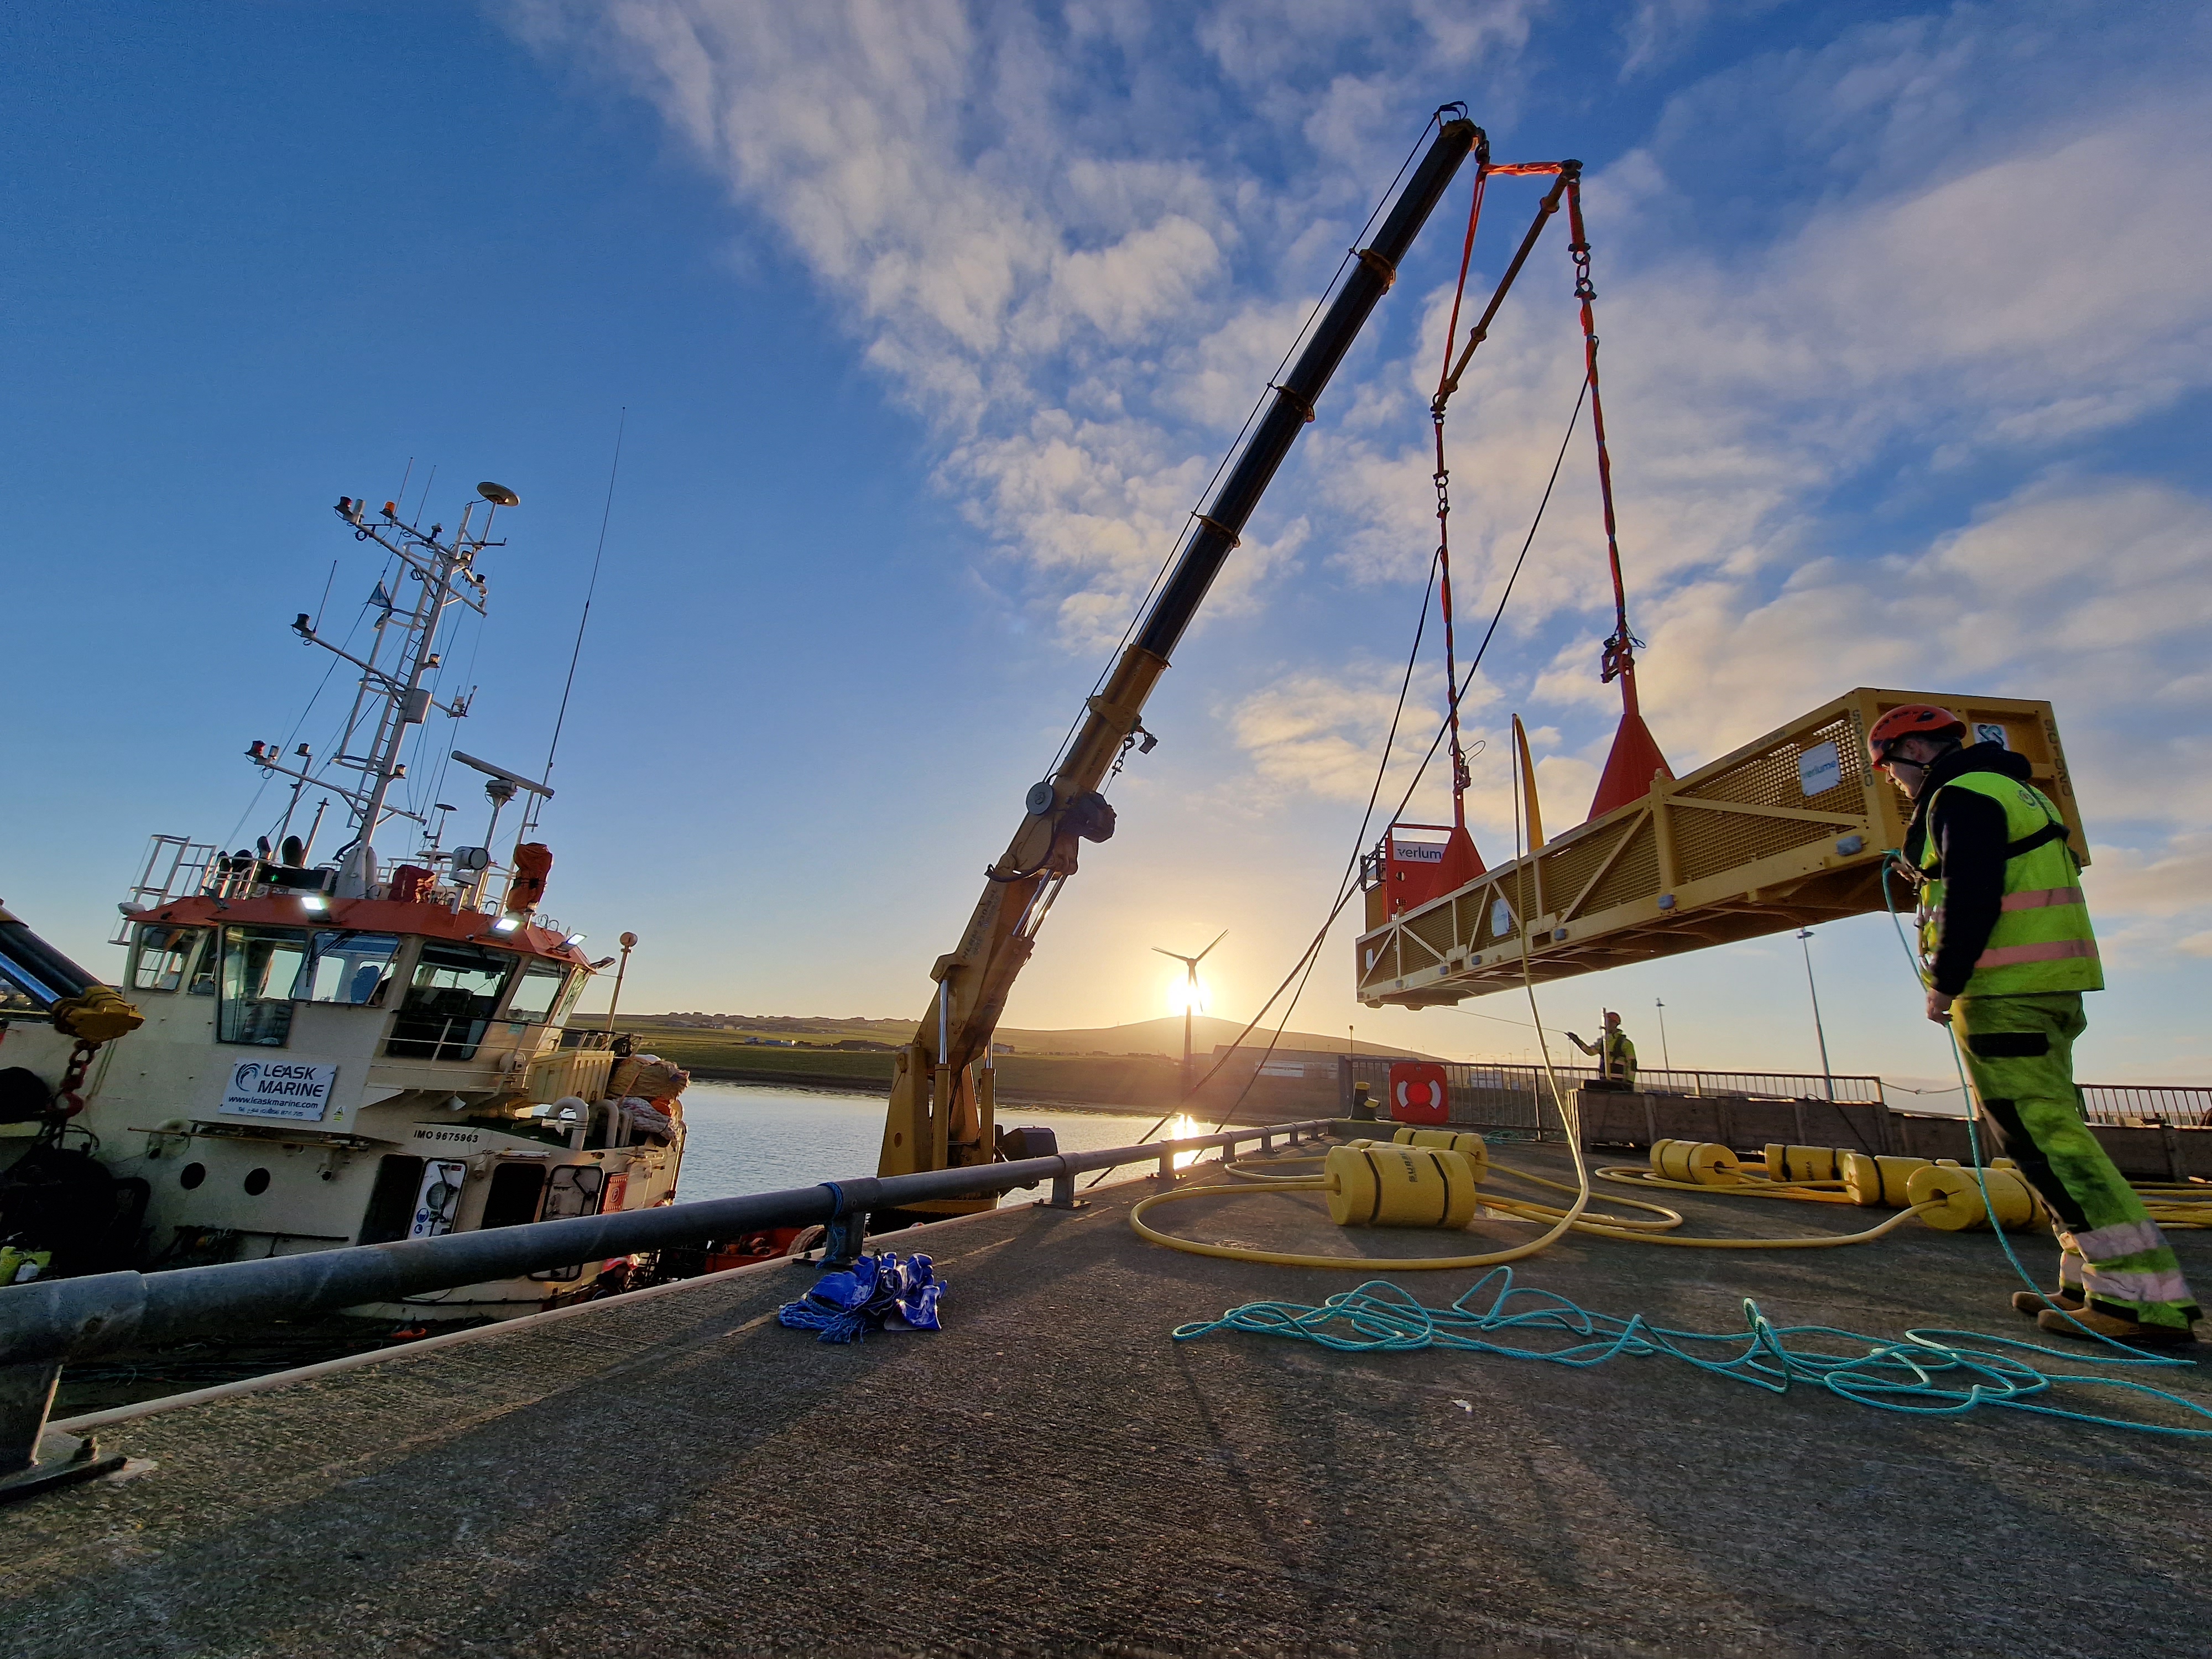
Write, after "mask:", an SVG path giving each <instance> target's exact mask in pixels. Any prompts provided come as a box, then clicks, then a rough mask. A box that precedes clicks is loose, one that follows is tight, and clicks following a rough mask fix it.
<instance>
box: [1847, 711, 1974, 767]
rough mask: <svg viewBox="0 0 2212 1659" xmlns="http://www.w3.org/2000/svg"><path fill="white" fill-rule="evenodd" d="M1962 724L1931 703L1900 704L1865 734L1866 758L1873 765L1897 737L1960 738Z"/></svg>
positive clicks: (1964, 729)
mask: <svg viewBox="0 0 2212 1659" xmlns="http://www.w3.org/2000/svg"><path fill="white" fill-rule="evenodd" d="M1965 736H1966V722H1965V721H1964V720H1960V718H1959V717H1958V716H1957V715H1956V714H1953V713H1952V712H1951V711H1950V710H1949V709H1948V708H1937V707H1936V705H1935V704H1934V703H1932V702H1908V703H1903V704H1900V705H1899V707H1897V708H1893V709H1891V710H1890V711H1889V713H1887V714H1884V715H1883V716H1882V717H1881V719H1880V720H1876V721H1875V723H1874V728H1873V730H1871V731H1869V732H1868V733H1867V755H1868V757H1869V758H1870V759H1871V760H1872V761H1873V762H1874V763H1875V765H1876V766H1879V765H1881V763H1882V761H1883V760H1884V759H1885V758H1886V757H1887V756H1888V754H1889V746H1890V744H1893V743H1895V742H1897V741H1898V740H1899V738H1963V737H1965Z"/></svg>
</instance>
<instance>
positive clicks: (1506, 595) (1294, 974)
mask: <svg viewBox="0 0 2212 1659" xmlns="http://www.w3.org/2000/svg"><path fill="white" fill-rule="evenodd" d="M1588 392H1589V381H1588V380H1584V381H1583V388H1582V391H1581V392H1578V393H1577V395H1576V398H1575V406H1574V409H1573V410H1572V412H1571V413H1570V414H1569V416H1567V429H1566V434H1565V436H1564V437H1563V438H1561V439H1560V441H1559V453H1557V454H1556V455H1555V456H1553V460H1552V473H1551V477H1549V478H1548V479H1547V480H1546V482H1545V484H1544V493H1543V495H1542V497H1541V499H1540V500H1539V501H1537V503H1536V512H1535V516H1534V518H1533V519H1532V520H1530V522H1529V525H1528V535H1527V536H1525V537H1523V538H1522V542H1521V552H1520V555H1519V556H1518V557H1516V559H1515V560H1514V562H1513V568H1512V570H1511V572H1510V574H1508V575H1507V577H1506V580H1505V586H1504V591H1503V592H1500V593H1499V594H1498V605H1497V607H1496V609H1494V610H1493V611H1492V613H1491V617H1490V626H1489V627H1488V628H1487V629H1485V630H1484V632H1483V635H1482V642H1481V643H1480V645H1479V646H1477V647H1475V653H1474V658H1473V659H1472V660H1470V661H1469V662H1468V668H1467V677H1466V678H1465V679H1464V680H1462V682H1461V684H1460V690H1461V691H1462V693H1464V691H1465V690H1466V688H1467V687H1468V686H1469V685H1472V684H1474V676H1475V673H1476V671H1477V670H1479V669H1480V667H1481V666H1482V659H1483V657H1484V655H1485V654H1486V653H1487V652H1488V651H1489V649H1490V642H1491V640H1492V638H1493V637H1494V636H1495V635H1496V634H1497V632H1498V623H1499V622H1500V621H1501V620H1502V619H1503V618H1504V615H1505V606H1506V604H1507V602H1508V601H1509V600H1510V599H1511V598H1512V597H1513V588H1514V585H1515V584H1516V582H1518V581H1519V580H1520V577H1521V569H1522V566H1523V565H1524V564H1526V563H1527V562H1528V550H1529V549H1530V548H1532V547H1533V546H1534V545H1535V541H1536V532H1537V531H1538V530H1539V529H1540V528H1541V526H1542V525H1543V522H1544V513H1545V510H1546V509H1547V507H1549V506H1550V505H1551V501H1552V492H1553V489H1555V488H1556V487H1557V486H1558V484H1559V470H1560V468H1561V467H1562V466H1564V465H1565V463H1566V459H1567V450H1568V448H1569V447H1570V446H1571V444H1572V443H1573V442H1574V435H1575V426H1576V424H1577V422H1579V421H1580V420H1581V418H1582V407H1583V397H1584V396H1585V395H1586V394H1587V393H1588ZM1435 589H1436V558H1435V556H1434V555H1431V558H1430V565H1429V580H1428V582H1427V584H1426V586H1424V588H1423V589H1422V596H1421V616H1420V620H1419V623H1416V624H1415V628H1414V634H1413V652H1412V653H1410V654H1409V656H1408V659H1407V669H1406V678H1405V680H1404V681H1403V682H1402V683H1401V685H1400V687H1399V691H1398V707H1397V709H1396V710H1395V711H1394V712H1393V713H1392V715H1391V720H1390V732H1389V737H1388V738H1386V739H1385V741H1384V744H1383V757H1382V759H1381V760H1380V761H1379V762H1378V763H1377V764H1376V775H1375V783H1374V786H1373V787H1371V788H1370V790H1369V791H1368V795H1367V808H1366V811H1364V812H1363V813H1362V814H1361V816H1360V820H1359V829H1358V835H1357V836H1356V837H1355V839H1354V842H1353V845H1352V857H1351V860H1350V861H1349V863H1348V864H1347V866H1346V875H1345V876H1344V877H1343V878H1340V880H1339V882H1338V886H1337V896H1336V902H1335V903H1334V905H1333V906H1332V907H1331V908H1330V910H1329V913H1328V916H1327V918H1326V919H1325V920H1324V921H1322V926H1321V929H1320V931H1319V932H1318V933H1316V934H1315V936H1314V939H1313V941H1312V943H1310V945H1307V946H1306V949H1305V951H1304V953H1303V954H1302V955H1301V956H1300V957H1299V958H1298V960H1297V962H1296V963H1293V964H1292V965H1291V971H1290V972H1289V973H1287V974H1285V975H1284V976H1283V980H1282V983H1280V984H1279V985H1278V986H1277V987H1275V989H1274V991H1273V994H1271V995H1270V996H1269V997H1268V998H1267V1001H1266V1002H1264V1003H1262V1004H1261V1006H1260V1012H1258V1013H1257V1014H1255V1015H1254V1016H1253V1017H1252V1019H1251V1021H1250V1023H1249V1024H1247V1025H1246V1026H1245V1027H1244V1029H1243V1030H1241V1031H1239V1032H1238V1033H1237V1036H1236V1039H1235V1041H1234V1042H1231V1044H1230V1047H1229V1053H1228V1054H1225V1055H1224V1056H1223V1057H1222V1058H1221V1059H1219V1060H1216V1061H1214V1063H1213V1065H1212V1068H1211V1069H1209V1070H1208V1071H1207V1073H1206V1075H1205V1076H1204V1077H1202V1078H1200V1079H1199V1080H1198V1082H1197V1083H1196V1084H1195V1085H1193V1086H1192V1089H1191V1091H1190V1093H1189V1094H1188V1095H1186V1096H1185V1097H1183V1100H1182V1102H1181V1103H1178V1109H1181V1106H1182V1105H1183V1104H1187V1103H1188V1102H1189V1101H1190V1100H1191V1099H1193V1098H1194V1097H1196V1096H1197V1094H1198V1092H1199V1091H1200V1090H1201V1089H1203V1088H1205V1086H1206V1085H1207V1084H1208V1083H1210V1082H1212V1080H1213V1078H1214V1076H1215V1074H1216V1073H1218V1072H1219V1071H1220V1070H1221V1068H1222V1067H1223V1066H1225V1065H1227V1064H1228V1063H1229V1060H1231V1059H1232V1058H1234V1057H1235V1054H1236V1052H1237V1048H1238V1047H1239V1046H1241V1045H1242V1044H1243V1041H1244V1039H1245V1038H1246V1037H1248V1036H1250V1035H1251V1034H1252V1032H1253V1031H1254V1030H1255V1029H1256V1028H1257V1027H1258V1026H1259V1024H1260V1022H1261V1020H1264V1019H1265V1018H1267V1012H1268V1011H1269V1010H1270V1009H1272V1008H1273V1006H1275V1002H1276V1000H1277V999H1278V998H1279V997H1280V996H1281V995H1282V994H1283V993H1284V992H1285V991H1286V990H1288V989H1289V988H1290V985H1291V981H1292V980H1294V979H1297V978H1298V976H1299V975H1300V973H1301V972H1304V973H1305V974H1306V975H1307V976H1308V977H1310V976H1311V971H1312V970H1311V963H1313V962H1315V961H1316V960H1318V957H1319V954H1320V951H1321V948H1322V945H1323V944H1324V943H1326V941H1327V939H1328V932H1329V929H1330V928H1332V927H1334V926H1335V924H1336V919H1337V917H1338V916H1340V915H1342V914H1343V912H1344V907H1345V905H1346V903H1347V902H1349V901H1350V897H1351V894H1352V891H1354V890H1356V886H1355V885H1354V884H1353V883H1352V878H1353V877H1354V876H1356V874H1357V872H1358V866H1359V855H1360V854H1361V852H1362V851H1363V850H1364V848H1366V845H1367V831H1368V826H1369V825H1370V823H1372V822H1373V821H1374V815H1375V803H1376V800H1377V799H1380V798H1381V795H1382V791H1383V779H1384V777H1385V776H1386V775H1388V772H1389V764H1390V750H1391V748H1392V746H1393V745H1394V744H1395V741H1396V738H1397V731H1398V721H1399V720H1400V718H1401V716H1402V714H1403V712H1404V708H1405V702H1406V697H1407V688H1408V687H1410V685H1411V684H1412V679H1413V659H1414V658H1416V657H1418V656H1419V652H1420V644H1421V635H1422V631H1423V630H1424V629H1425V628H1426V627H1427V625H1428V615H1429V605H1430V600H1431V595H1432V594H1433V593H1434V592H1435ZM1449 724H1450V722H1449V719H1447V720H1445V721H1443V723H1441V724H1439V725H1438V726H1437V732H1436V736H1434V737H1433V738H1430V739H1429V747H1428V752H1427V753H1426V754H1425V755H1424V756H1423V757H1421V762H1420V764H1419V766H1417V767H1416V768H1415V769H1414V772H1413V780H1412V781H1411V782H1409V783H1407V786H1406V793H1404V794H1403V795H1402V796H1401V797H1400V799H1399V801H1398V805H1397V809H1396V811H1395V812H1394V813H1393V814H1392V821H1393V822H1394V823H1395V821H1396V818H1397V816H1398V814H1400V813H1402V812H1404V811H1405V810H1406V808H1407V805H1408V804H1409V803H1410V802H1411V801H1412V800H1413V792H1414V790H1416V789H1418V788H1419V787H1420V782H1421V778H1422V776H1423V775H1424V774H1425V772H1426V771H1427V769H1428V765H1429V763H1430V762H1431V761H1432V760H1434V759H1435V758H1436V754H1437V746H1438V745H1439V744H1442V743H1443V738H1444V732H1446V731H1447V730H1448V729H1449ZM1514 811H1515V815H1516V823H1517V822H1518V815H1519V811H1520V803H1519V801H1518V799H1517V798H1516V801H1515V803H1514ZM1516 844H1517V832H1516ZM1300 990H1301V991H1303V990H1304V986H1303V984H1301V986H1300ZM1296 1006H1297V1000H1296V999H1295V998H1294V999H1293V1000H1292V1003H1291V1007H1292V1008H1293V1009H1294V1008H1295V1007H1296ZM1516 1023H1517V1022H1516ZM1289 1024H1290V1011H1289V1010H1286V1011H1285V1013H1284V1016H1283V1020H1282V1024H1280V1025H1279V1026H1278V1027H1277V1028H1276V1036H1277V1037H1280V1036H1281V1034H1282V1031H1283V1030H1284V1029H1285V1028H1286V1027H1287V1026H1288V1025H1289ZM1273 1052H1274V1044H1273V1042H1270V1043H1269V1044H1268V1047H1267V1053H1268V1054H1273ZM1265 1063H1266V1060H1265V1056H1264V1055H1263V1056H1262V1058H1261V1064H1262V1065H1264V1064H1265ZM1259 1075H1260V1074H1259V1072H1258V1071H1257V1069H1256V1068H1255V1070H1254V1072H1253V1074H1252V1077H1251V1078H1250V1079H1248V1080H1247V1081H1246V1083H1245V1085H1244V1088H1243V1090H1242V1091H1239V1093H1238V1094H1237V1098H1236V1100H1234V1101H1233V1102H1231V1104H1230V1107H1229V1113H1228V1116H1225V1117H1224V1118H1223V1119H1222V1122H1223V1123H1226V1122H1227V1121H1229V1117H1231V1116H1234V1115H1236V1112H1237V1108H1238V1107H1240V1106H1242V1105H1243V1103H1244V1099H1245V1097H1246V1096H1247V1095H1249V1093H1250V1092H1251V1090H1252V1086H1253V1084H1254V1083H1255V1082H1256V1081H1257V1080H1258V1079H1259ZM1175 1115H1176V1113H1174V1112H1170V1113H1168V1114H1166V1115H1164V1116H1163V1117H1161V1118H1160V1119H1159V1120H1158V1122H1155V1123H1154V1124H1153V1125H1152V1127H1151V1128H1149V1129H1147V1130H1146V1131H1145V1133H1143V1134H1142V1135H1140V1136H1139V1137H1138V1139H1137V1142H1136V1144H1137V1145H1139V1146H1143V1145H1144V1144H1145V1143H1146V1141H1148V1140H1150V1139H1152V1135H1153V1134H1154V1133H1156V1132H1158V1129H1159V1128H1160V1127H1161V1125H1162V1124H1164V1123H1166V1122H1167V1121H1169V1119H1170V1118H1172V1117H1174V1116H1175ZM1215 1133H1217V1134H1218V1133H1220V1130H1219V1127H1218V1126H1217V1127H1216V1129H1215ZM1104 1179H1105V1172H1103V1171H1101V1172H1100V1173H1099V1174H1098V1175H1096V1176H1092V1177H1091V1180H1090V1182H1088V1183H1086V1184H1087V1185H1088V1186H1091V1187H1096V1186H1097V1184H1098V1183H1099V1182H1101V1181H1103V1180H1104Z"/></svg>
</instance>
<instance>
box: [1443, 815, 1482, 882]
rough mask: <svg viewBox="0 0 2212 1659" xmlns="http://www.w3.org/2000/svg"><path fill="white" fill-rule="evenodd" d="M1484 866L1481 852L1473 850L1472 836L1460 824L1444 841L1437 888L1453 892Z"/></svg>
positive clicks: (1470, 879) (1471, 879)
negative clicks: (1447, 839)
mask: <svg viewBox="0 0 2212 1659" xmlns="http://www.w3.org/2000/svg"><path fill="white" fill-rule="evenodd" d="M1484 867H1485V866H1484V865H1483V862H1482V854H1480V853H1479V852H1477V851H1476V850H1475V847H1474V836H1470V835H1468V833H1467V829H1466V827H1465V826H1464V825H1462V826H1460V827H1458V828H1456V829H1454V830H1453V831H1452V832H1451V839H1450V840H1449V841H1447V842H1444V861H1443V866H1441V867H1440V868H1439V869H1438V871H1437V891H1438V892H1439V893H1455V892H1457V891H1458V890H1460V889H1461V888H1462V887H1464V886H1466V885H1467V884H1468V883H1469V882H1471V881H1473V880H1474V878H1476V877H1477V876H1479V875H1480V874H1481V873H1482V872H1483V869H1484Z"/></svg>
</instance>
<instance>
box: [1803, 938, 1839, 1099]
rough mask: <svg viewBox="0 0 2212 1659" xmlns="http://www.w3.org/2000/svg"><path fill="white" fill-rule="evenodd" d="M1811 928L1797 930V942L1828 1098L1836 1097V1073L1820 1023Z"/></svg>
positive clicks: (1826, 1035) (1821, 1072) (1821, 1073)
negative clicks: (1808, 993) (1809, 994)
mask: <svg viewBox="0 0 2212 1659" xmlns="http://www.w3.org/2000/svg"><path fill="white" fill-rule="evenodd" d="M1812 937H1813V930H1812V929H1811V928H1809V927H1806V928H1802V929H1801V930H1799V932H1798V934H1797V943H1798V944H1799V945H1801V946H1802V947H1803V949H1804V951H1805V988H1806V990H1807V991H1808V992H1810V993H1811V994H1812V997H1813V1035H1814V1036H1816V1037H1818V1038H1820V1076H1821V1079H1822V1080H1823V1081H1825V1082H1826V1084H1827V1085H1828V1098H1829V1099H1830V1100H1833V1099H1834V1098H1835V1097H1836V1074H1835V1073H1834V1072H1832V1070H1830V1069H1829V1066H1828V1034H1827V1032H1826V1030H1824V1029H1823V1028H1822V1026H1821V1024H1820V987H1819V986H1818V985H1817V984H1815V983H1814V981H1813V946H1812V945H1811V944H1810V943H1809V941H1810V940H1811V939H1812Z"/></svg>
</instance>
